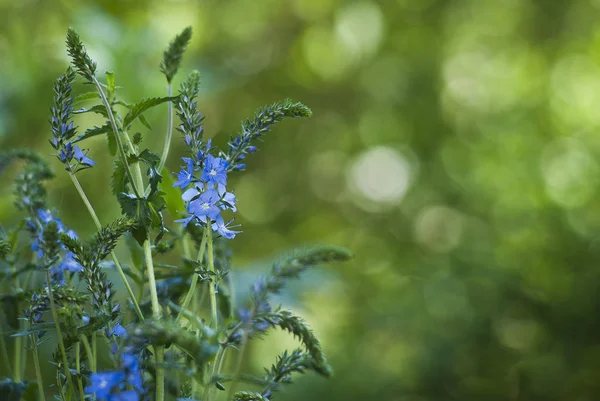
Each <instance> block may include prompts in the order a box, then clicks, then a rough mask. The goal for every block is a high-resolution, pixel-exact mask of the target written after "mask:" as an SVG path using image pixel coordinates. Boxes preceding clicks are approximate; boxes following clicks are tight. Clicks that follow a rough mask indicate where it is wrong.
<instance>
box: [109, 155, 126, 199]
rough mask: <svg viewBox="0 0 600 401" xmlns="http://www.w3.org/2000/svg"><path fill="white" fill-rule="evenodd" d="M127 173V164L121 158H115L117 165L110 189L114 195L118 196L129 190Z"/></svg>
mask: <svg viewBox="0 0 600 401" xmlns="http://www.w3.org/2000/svg"><path fill="white" fill-rule="evenodd" d="M126 184H127V174H126V173H125V165H124V164H123V161H122V160H121V159H117V160H115V167H114V169H113V173H112V175H111V177H110V189H111V191H112V193H113V195H115V196H118V195H119V194H120V193H122V192H126V191H127V189H126V188H127V186H126Z"/></svg>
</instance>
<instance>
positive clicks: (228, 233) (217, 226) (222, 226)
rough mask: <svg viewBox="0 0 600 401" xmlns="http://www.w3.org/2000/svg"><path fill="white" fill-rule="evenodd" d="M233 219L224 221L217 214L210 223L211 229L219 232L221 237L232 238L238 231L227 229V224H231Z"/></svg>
mask: <svg viewBox="0 0 600 401" xmlns="http://www.w3.org/2000/svg"><path fill="white" fill-rule="evenodd" d="M232 221H233V220H230V221H229V222H227V223H225V221H224V220H223V218H222V217H221V216H217V219H216V221H215V222H214V223H213V224H212V229H213V230H215V231H216V232H218V233H219V235H221V236H222V237H223V238H227V239H232V238H234V237H235V236H236V234H239V233H240V231H233V230H230V229H229V227H228V226H229V224H231V222H232Z"/></svg>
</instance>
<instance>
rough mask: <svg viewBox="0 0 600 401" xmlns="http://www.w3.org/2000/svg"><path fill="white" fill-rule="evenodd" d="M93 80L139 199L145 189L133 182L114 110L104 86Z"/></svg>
mask: <svg viewBox="0 0 600 401" xmlns="http://www.w3.org/2000/svg"><path fill="white" fill-rule="evenodd" d="M93 79H94V85H95V86H96V90H97V91H98V95H100V99H101V100H102V104H103V105H104V107H105V108H106V114H107V115H108V120H109V121H110V125H111V127H112V130H113V134H114V135H115V141H116V142H117V148H118V149H119V155H120V156H121V160H122V161H123V166H124V167H125V174H126V175H127V179H129V182H130V183H131V184H132V185H131V186H132V187H133V191H134V192H135V194H136V195H137V196H138V197H141V196H142V192H138V190H139V189H143V187H142V188H136V187H135V185H133V182H134V181H133V174H131V170H130V168H129V163H128V162H127V154H126V153H125V147H124V146H123V140H122V138H121V135H120V134H119V128H118V126H117V120H115V116H114V115H113V112H112V108H111V106H110V103H109V102H108V99H107V98H106V94H105V93H104V90H102V86H101V85H100V82H98V79H97V78H96V77H93ZM128 138H129V137H128Z"/></svg>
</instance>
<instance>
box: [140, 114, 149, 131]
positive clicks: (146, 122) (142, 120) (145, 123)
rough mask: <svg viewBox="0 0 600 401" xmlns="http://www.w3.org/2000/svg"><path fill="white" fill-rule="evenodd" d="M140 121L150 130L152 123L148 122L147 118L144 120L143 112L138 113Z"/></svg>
mask: <svg viewBox="0 0 600 401" xmlns="http://www.w3.org/2000/svg"><path fill="white" fill-rule="evenodd" d="M140 122H141V123H142V124H143V125H144V127H146V128H148V129H149V130H150V131H152V125H151V124H150V123H149V122H148V120H146V117H144V115H143V114H140Z"/></svg>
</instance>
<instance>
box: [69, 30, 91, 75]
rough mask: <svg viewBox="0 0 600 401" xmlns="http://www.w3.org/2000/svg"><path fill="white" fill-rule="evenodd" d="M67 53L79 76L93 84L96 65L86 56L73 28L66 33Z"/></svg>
mask: <svg viewBox="0 0 600 401" xmlns="http://www.w3.org/2000/svg"><path fill="white" fill-rule="evenodd" d="M67 52H68V53H69V56H70V57H71V62H72V63H73V66H74V67H75V69H76V70H77V72H78V73H79V75H81V76H82V77H83V78H85V79H86V80H87V81H88V82H89V83H93V82H94V80H95V79H96V77H95V75H96V63H95V62H93V61H92V59H91V58H90V57H89V56H88V54H87V51H86V49H85V46H84V45H83V43H82V42H81V39H80V38H79V34H77V32H76V31H75V30H74V29H73V28H69V30H68V31H67Z"/></svg>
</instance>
